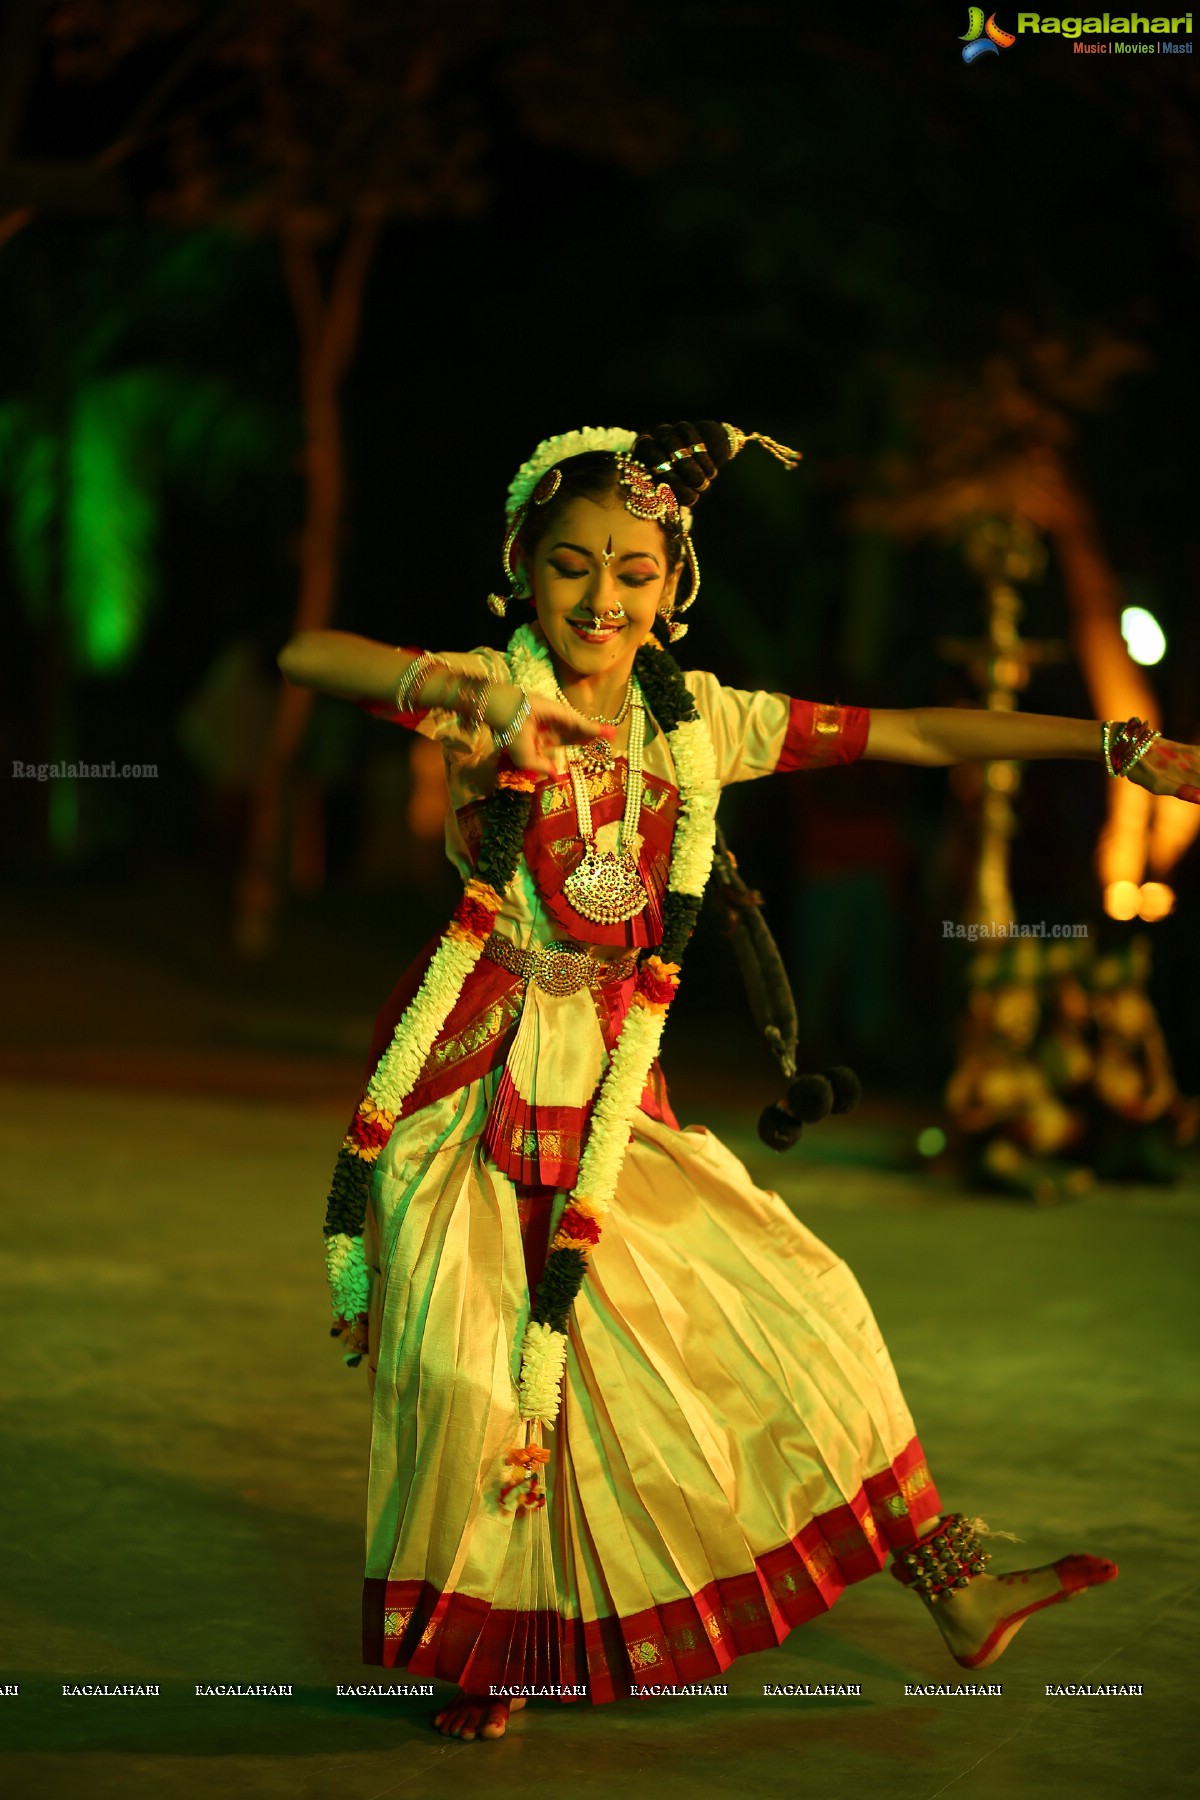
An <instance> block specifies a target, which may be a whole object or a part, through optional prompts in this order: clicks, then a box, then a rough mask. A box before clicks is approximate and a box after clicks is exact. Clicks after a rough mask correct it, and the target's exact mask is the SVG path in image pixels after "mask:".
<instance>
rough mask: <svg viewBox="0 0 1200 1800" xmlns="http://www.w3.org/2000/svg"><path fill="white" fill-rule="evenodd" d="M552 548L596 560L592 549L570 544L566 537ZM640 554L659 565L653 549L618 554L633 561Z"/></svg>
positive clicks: (620, 558) (618, 559)
mask: <svg viewBox="0 0 1200 1800" xmlns="http://www.w3.org/2000/svg"><path fill="white" fill-rule="evenodd" d="M550 548H551V549H552V550H574V551H575V552H576V554H577V555H579V556H586V557H587V559H588V561H589V562H595V560H596V558H595V556H594V555H593V553H592V551H590V550H585V549H584V547H583V545H582V544H568V543H567V541H566V539H565V538H563V539H562V540H560V542H559V543H557V544H552V545H551V546H550ZM639 556H644V557H645V559H646V561H647V562H652V563H653V564H654V566H655V568H657V567H658V558H657V556H655V554H654V552H653V550H627V551H626V552H625V554H624V556H618V558H617V561H618V562H633V561H634V559H635V558H637V557H639Z"/></svg>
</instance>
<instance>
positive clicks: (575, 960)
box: [483, 932, 638, 995]
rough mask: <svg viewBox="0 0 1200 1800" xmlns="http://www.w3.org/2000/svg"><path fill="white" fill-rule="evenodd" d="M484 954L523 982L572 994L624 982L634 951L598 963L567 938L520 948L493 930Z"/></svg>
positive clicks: (550, 991)
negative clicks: (612, 960)
mask: <svg viewBox="0 0 1200 1800" xmlns="http://www.w3.org/2000/svg"><path fill="white" fill-rule="evenodd" d="M483 954H484V955H485V956H487V957H490V958H491V960H492V962H494V963H499V965H500V967H501V968H502V969H507V970H508V971H509V973H510V974H511V975H519V976H520V977H521V980H522V981H526V982H529V981H535V982H536V983H537V985H538V986H539V987H540V988H542V989H543V990H544V991H545V992H546V993H547V994H558V995H565V994H574V993H577V992H578V990H579V989H580V988H583V987H595V986H596V985H598V984H599V983H601V982H609V981H624V980H625V979H626V977H627V976H629V975H632V974H634V973H635V971H636V969H637V966H638V959H637V952H636V951H635V952H634V954H633V955H632V956H623V957H622V958H621V960H620V961H619V962H609V963H605V962H599V961H597V959H596V958H595V957H594V956H593V955H592V953H591V951H590V949H589V948H588V946H587V945H586V944H572V943H570V942H569V941H568V942H565V943H557V944H544V945H543V946H542V948H541V949H540V950H519V949H518V948H517V946H516V944H514V943H513V941H512V939H511V938H506V937H501V936H500V935H499V934H498V933H497V932H493V933H492V935H491V937H490V938H488V940H487V942H486V943H485V944H484V946H483Z"/></svg>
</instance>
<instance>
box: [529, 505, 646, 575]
mask: <svg viewBox="0 0 1200 1800" xmlns="http://www.w3.org/2000/svg"><path fill="white" fill-rule="evenodd" d="M547 547H548V548H549V549H550V550H554V549H556V548H565V549H567V550H574V551H575V552H576V553H578V554H582V555H585V556H588V557H590V558H592V559H593V560H595V561H596V562H601V561H602V560H603V558H604V556H605V553H606V552H607V553H608V554H609V556H610V557H611V558H612V560H613V561H616V562H635V561H636V562H641V563H643V564H653V566H654V567H655V568H661V567H662V558H663V540H662V533H661V531H660V530H659V528H658V526H657V525H656V524H654V523H653V521H651V520H646V519H635V518H632V517H631V516H630V514H629V513H627V512H626V511H625V508H624V507H623V506H621V507H609V506H598V505H597V504H596V502H595V501H594V500H588V499H585V498H580V499H578V500H574V501H572V503H571V505H570V506H568V507H566V508H565V509H564V511H563V512H562V513H561V514H560V516H559V518H558V519H557V520H556V521H555V524H554V525H553V527H552V528H551V531H550V534H549V544H548V546H547Z"/></svg>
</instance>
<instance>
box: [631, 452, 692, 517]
mask: <svg viewBox="0 0 1200 1800" xmlns="http://www.w3.org/2000/svg"><path fill="white" fill-rule="evenodd" d="M617 483H618V486H619V487H620V488H621V489H622V490H623V492H624V495H625V511H626V512H627V513H629V514H631V515H632V517H633V518H635V519H653V520H654V521H655V522H656V523H657V524H660V525H661V524H662V522H663V520H664V519H669V520H671V521H672V523H674V521H676V520H677V519H678V518H679V502H678V500H677V499H676V498H675V494H674V492H673V490H672V489H671V488H669V487H668V486H667V484H666V482H665V481H660V482H657V483H656V482H655V481H654V480H653V478H652V477H651V475H650V474H649V472H648V471H647V469H646V466H645V464H644V463H640V462H634V460H633V458H632V457H631V456H624V455H621V456H618V457H617Z"/></svg>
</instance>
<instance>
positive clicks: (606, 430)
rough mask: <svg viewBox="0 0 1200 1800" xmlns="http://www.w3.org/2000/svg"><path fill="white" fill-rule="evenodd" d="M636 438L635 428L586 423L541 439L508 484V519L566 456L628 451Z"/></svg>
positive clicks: (564, 460)
mask: <svg viewBox="0 0 1200 1800" xmlns="http://www.w3.org/2000/svg"><path fill="white" fill-rule="evenodd" d="M636 441H637V432H636V431H625V430H623V429H622V427H621V426H619V425H585V426H584V427H583V429H582V430H581V431H563V432H560V433H559V435H558V436H557V437H550V438H543V440H542V442H541V443H540V444H539V445H538V447H537V449H536V450H535V451H534V453H533V455H532V456H531V457H530V458H529V459H528V461H527V462H523V463H522V464H521V466H520V468H519V469H518V470H517V472H516V474H515V475H514V476H513V478H512V481H511V482H510V483H509V488H508V507H507V512H508V517H509V518H510V519H511V518H512V516H513V514H514V513H515V512H519V511H520V509H521V508H522V507H523V506H524V505H525V503H526V501H527V500H528V499H529V497H530V495H531V494H532V493H533V490H534V488H536V486H537V485H538V482H539V481H540V480H541V478H542V476H543V475H545V474H546V472H547V470H549V469H552V468H553V467H554V465H555V463H560V462H566V460H567V458H568V457H569V456H583V455H585V454H586V452H587V451H589V450H614V451H617V452H622V451H629V450H632V449H633V446H634V444H635V443H636Z"/></svg>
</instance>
